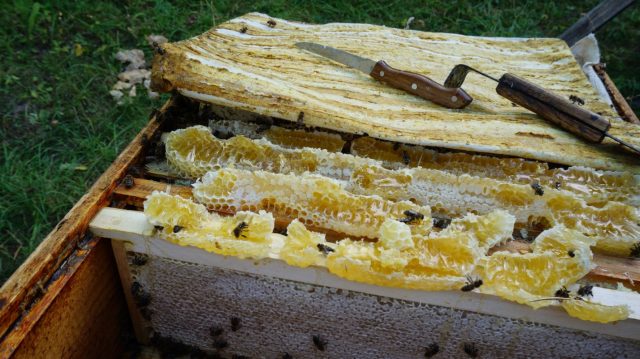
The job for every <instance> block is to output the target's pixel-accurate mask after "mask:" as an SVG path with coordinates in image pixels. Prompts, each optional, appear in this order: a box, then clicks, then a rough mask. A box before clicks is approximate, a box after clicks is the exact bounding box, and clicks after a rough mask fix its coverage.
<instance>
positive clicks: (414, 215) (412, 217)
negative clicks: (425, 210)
mask: <svg viewBox="0 0 640 359" xmlns="http://www.w3.org/2000/svg"><path fill="white" fill-rule="evenodd" d="M402 213H403V214H404V215H405V217H404V218H400V219H399V220H398V221H400V222H402V223H407V224H410V223H413V222H415V221H421V220H423V219H424V214H422V213H420V212H417V211H414V210H412V209H408V210H406V211H404V212H402Z"/></svg>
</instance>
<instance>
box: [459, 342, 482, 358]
mask: <svg viewBox="0 0 640 359" xmlns="http://www.w3.org/2000/svg"><path fill="white" fill-rule="evenodd" d="M462 349H463V350H464V352H465V353H467V355H468V356H469V357H471V358H477V357H478V348H477V347H476V345H475V344H473V343H464V345H463V346H462Z"/></svg>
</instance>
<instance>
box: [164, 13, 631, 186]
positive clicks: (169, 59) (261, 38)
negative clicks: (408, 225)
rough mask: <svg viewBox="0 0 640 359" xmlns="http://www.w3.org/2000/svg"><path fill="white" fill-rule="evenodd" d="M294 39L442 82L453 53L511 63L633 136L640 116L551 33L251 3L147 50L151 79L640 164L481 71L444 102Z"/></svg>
mask: <svg viewBox="0 0 640 359" xmlns="http://www.w3.org/2000/svg"><path fill="white" fill-rule="evenodd" d="M270 21H272V22H271V24H269V22H270ZM274 23H275V25H274ZM299 41H311V42H317V43H320V44H324V45H330V46H333V47H336V48H339V49H342V50H346V51H349V52H352V53H355V54H357V55H361V56H363V57H367V58H370V59H374V60H380V59H384V60H385V61H387V62H388V63H389V64H390V65H391V66H394V67H397V68H400V69H406V70H411V71H413V72H417V73H421V74H424V75H426V76H429V77H431V78H432V79H434V80H435V81H437V82H440V83H442V82H443V81H444V79H445V78H446V76H447V74H448V72H449V71H450V70H451V68H452V67H453V66H454V65H455V64H458V63H465V64H468V65H470V66H473V67H475V68H478V69H481V70H482V71H484V72H487V73H489V74H492V75H494V76H496V77H499V76H500V75H501V74H503V73H505V72H510V73H513V74H516V75H518V76H521V77H523V78H525V79H527V80H530V81H532V82H535V83H537V84H538V85H540V86H542V87H545V88H547V89H549V90H551V91H554V92H556V93H558V94H559V95H561V96H563V97H565V98H568V97H569V96H570V95H576V96H578V97H580V98H582V99H583V100H584V101H585V105H584V107H585V108H587V109H589V110H591V111H594V112H598V113H601V114H603V115H604V116H605V117H607V118H608V119H609V120H610V121H611V122H612V128H611V130H610V133H611V134H612V135H615V136H618V137H620V138H622V139H623V140H626V141H629V142H631V143H635V144H636V145H640V140H638V139H637V137H638V135H640V127H638V126H636V125H633V124H629V123H625V122H624V121H622V120H620V119H619V118H618V117H617V115H616V114H615V112H614V111H613V110H612V109H610V108H609V106H607V105H606V104H605V103H604V102H603V101H601V100H600V99H599V98H598V95H597V94H596V92H595V90H594V89H593V88H592V87H591V85H590V84H589V82H588V81H587V79H586V77H585V76H584V74H583V73H582V71H581V69H580V67H579V65H578V64H577V62H576V61H575V59H574V58H573V55H572V54H571V52H570V50H569V48H568V47H567V45H566V44H565V43H564V42H563V41H562V40H559V39H542V38H538V39H524V38H487V37H472V36H462V35H455V34H443V33H427V32H418V31H409V30H399V29H392V28H387V27H383V26H374V25H364V24H340V23H334V24H326V25H308V24H303V23H296V22H289V21H286V20H281V19H272V18H271V17H269V16H267V15H264V14H259V13H251V14H247V15H244V16H242V17H239V18H236V19H233V20H230V21H228V22H226V23H223V24H221V25H220V26H218V27H216V28H213V29H211V30H210V31H208V32H206V33H204V34H202V35H200V36H197V37H194V38H191V39H188V40H184V41H180V42H176V43H171V44H165V45H163V48H162V51H160V54H159V55H158V56H156V58H155V59H154V69H153V79H152V81H153V85H154V87H155V88H156V89H158V90H161V91H172V90H177V91H179V92H180V93H182V94H183V95H186V96H188V97H192V98H196V99H199V100H203V101H206V102H210V103H214V104H218V105H223V106H230V107H234V108H240V109H243V110H248V111H252V112H255V113H258V114H262V115H267V116H275V117H279V118H284V119H287V120H291V121H298V120H302V121H304V123H305V124H306V125H308V126H318V127H324V128H330V129H334V130H338V131H343V132H351V133H367V134H368V135H370V136H373V137H377V138H381V139H388V140H393V141H398V142H405V143H412V144H421V145H426V146H435V147H445V148H451V149H458V150H468V151H474V152H485V153H494V154H503V155H510V156H517V157H524V158H531V159H536V160H541V161H547V162H555V163H562V164H567V165H582V166H589V167H593V168H598V169H610V170H613V169H616V170H628V171H631V172H634V173H639V172H640V162H639V161H637V160H636V159H635V158H633V157H632V155H631V154H629V153H626V152H625V151H623V150H621V149H619V148H617V147H618V146H617V145H615V144H614V143H613V142H609V140H608V139H607V140H606V141H605V144H603V145H592V144H589V143H587V142H584V141H582V140H581V139H579V138H577V137H575V136H574V135H572V134H570V133H568V132H565V131H564V130H562V129H559V128H557V127H555V126H554V125H552V124H550V123H547V122H546V121H545V120H543V119H541V118H540V117H538V116H537V115H535V114H533V113H531V112H529V111H527V110H526V109H524V108H521V107H516V106H513V105H512V104H511V102H510V101H508V100H506V99H504V98H502V97H500V96H499V95H498V94H497V93H496V92H495V89H494V87H495V84H494V83H493V82H491V81H489V80H487V79H484V78H481V77H479V76H475V75H473V74H472V75H470V76H469V78H468V79H467V81H465V83H464V89H465V90H466V91H467V92H468V93H469V94H470V95H471V96H472V97H473V98H474V102H473V103H472V104H471V105H469V106H468V107H467V108H465V109H463V110H450V109H446V108H443V107H439V106H437V105H435V104H433V103H431V102H429V101H425V100H423V99H421V98H418V97H415V96H412V95H409V94H406V93H404V92H402V91H399V90H395V89H393V88H390V87H388V86H385V85H383V84H381V83H379V82H377V81H376V80H374V79H373V78H371V77H369V76H367V75H366V74H363V73H361V72H359V71H358V70H355V69H351V68H348V67H345V66H342V65H340V64H338V63H335V62H332V61H330V60H328V59H325V58H323V57H320V56H317V55H314V54H312V53H309V52H306V51H303V50H300V49H298V48H296V47H295V46H294V44H295V43H296V42H299ZM302 113H303V114H302Z"/></svg>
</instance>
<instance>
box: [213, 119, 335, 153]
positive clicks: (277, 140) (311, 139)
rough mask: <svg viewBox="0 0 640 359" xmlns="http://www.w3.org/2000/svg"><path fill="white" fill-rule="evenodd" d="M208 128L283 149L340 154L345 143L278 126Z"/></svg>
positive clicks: (217, 124)
mask: <svg viewBox="0 0 640 359" xmlns="http://www.w3.org/2000/svg"><path fill="white" fill-rule="evenodd" d="M209 128H210V129H211V130H212V131H213V133H214V134H216V133H218V134H221V135H222V136H229V137H230V136H233V135H235V136H238V135H240V136H244V137H247V138H251V139H259V138H264V139H266V140H268V141H269V142H271V143H273V144H276V145H279V146H282V147H285V148H300V147H311V148H321V149H325V150H327V151H329V152H340V151H342V148H343V147H344V145H345V141H344V140H343V139H342V137H341V136H340V135H338V134H336V133H329V132H324V131H305V130H295V129H288V128H284V127H279V126H268V128H266V129H264V128H262V127H261V125H258V124H255V123H252V122H247V121H240V120H217V121H209Z"/></svg>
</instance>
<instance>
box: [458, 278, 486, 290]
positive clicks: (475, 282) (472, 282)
mask: <svg viewBox="0 0 640 359" xmlns="http://www.w3.org/2000/svg"><path fill="white" fill-rule="evenodd" d="M481 285H482V279H480V278H478V279H474V278H472V277H471V276H470V275H468V276H467V284H465V285H464V286H463V287H462V288H460V290H461V291H463V292H470V291H472V290H474V289H476V288H480V286H481Z"/></svg>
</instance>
